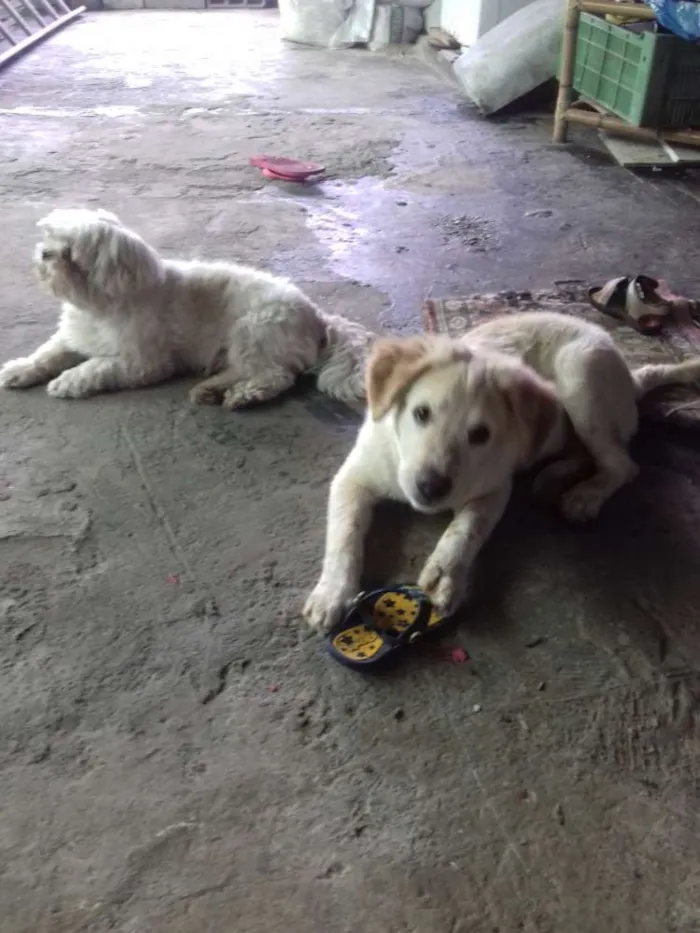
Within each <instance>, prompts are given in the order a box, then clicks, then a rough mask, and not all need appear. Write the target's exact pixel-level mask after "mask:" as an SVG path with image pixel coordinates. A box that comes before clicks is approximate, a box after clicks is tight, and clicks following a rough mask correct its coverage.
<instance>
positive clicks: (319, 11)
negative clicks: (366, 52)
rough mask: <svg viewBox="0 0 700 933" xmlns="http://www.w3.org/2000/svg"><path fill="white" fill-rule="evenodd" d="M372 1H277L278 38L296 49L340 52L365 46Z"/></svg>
mask: <svg viewBox="0 0 700 933" xmlns="http://www.w3.org/2000/svg"><path fill="white" fill-rule="evenodd" d="M374 3H375V0H279V11H280V28H281V31H282V38H283V39H286V40H287V41H289V42H298V43H299V44H300V45H314V46H320V47H321V48H324V49H342V48H349V47H350V46H353V45H366V44H367V43H368V42H369V40H370V37H371V35H372V24H373V22H374Z"/></svg>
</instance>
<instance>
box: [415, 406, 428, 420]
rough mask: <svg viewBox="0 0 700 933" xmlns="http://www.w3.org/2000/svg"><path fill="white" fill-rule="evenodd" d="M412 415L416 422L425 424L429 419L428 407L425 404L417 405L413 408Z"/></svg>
mask: <svg viewBox="0 0 700 933" xmlns="http://www.w3.org/2000/svg"><path fill="white" fill-rule="evenodd" d="M413 417H414V418H415V420H416V421H417V422H418V424H427V423H428V422H429V421H430V409H429V408H428V406H427V405H418V406H417V407H416V408H414V409H413Z"/></svg>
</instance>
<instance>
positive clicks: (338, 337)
mask: <svg viewBox="0 0 700 933" xmlns="http://www.w3.org/2000/svg"><path fill="white" fill-rule="evenodd" d="M323 323H324V325H325V340H324V347H323V350H322V352H321V356H320V358H319V361H318V363H317V364H316V366H315V367H314V369H315V373H316V384H317V385H318V387H319V389H320V390H321V392H325V394H326V395H330V396H331V398H336V399H339V400H340V401H341V402H362V401H364V400H365V398H366V391H365V377H364V371H365V360H366V358H367V354H368V351H369V347H370V344H371V343H372V341H373V340H374V339H375V335H374V334H373V333H372V332H371V331H369V330H367V328H366V327H363V326H362V325H361V324H356V323H354V322H353V321H348V319H347V318H344V317H339V316H338V315H335V314H324V315H323Z"/></svg>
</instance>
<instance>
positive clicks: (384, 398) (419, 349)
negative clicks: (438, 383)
mask: <svg viewBox="0 0 700 933" xmlns="http://www.w3.org/2000/svg"><path fill="white" fill-rule="evenodd" d="M439 347H444V349H447V346H446V345H445V344H444V342H442V341H439V339H436V338H434V337H433V338H431V337H395V338H382V339H379V340H377V341H376V342H375V344H374V347H373V350H372V353H371V354H370V357H369V359H368V361H367V367H366V369H365V387H366V390H367V404H368V405H369V410H370V413H371V415H372V419H373V420H374V421H379V420H380V419H381V418H383V417H384V415H386V413H387V412H388V411H389V410H390V409H391V408H392V407H393V406H394V405H395V404H396V402H397V400H398V399H399V396H400V395H401V394H402V393H403V392H404V391H405V390H406V389H407V388H408V387H409V385H410V384H411V383H412V382H413V381H414V380H415V379H417V378H418V377H419V376H420V375H422V373H424V372H425V370H426V369H428V367H429V366H431V365H432V364H433V363H434V362H435V361H436V357H438V356H439V353H437V352H436V351H437V350H438V348H439Z"/></svg>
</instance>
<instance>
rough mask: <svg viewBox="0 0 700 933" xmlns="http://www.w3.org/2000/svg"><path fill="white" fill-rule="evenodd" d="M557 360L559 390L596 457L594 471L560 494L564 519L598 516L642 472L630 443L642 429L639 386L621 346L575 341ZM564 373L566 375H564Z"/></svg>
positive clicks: (592, 453)
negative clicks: (636, 392) (615, 494)
mask: <svg viewBox="0 0 700 933" xmlns="http://www.w3.org/2000/svg"><path fill="white" fill-rule="evenodd" d="M562 356H563V357H564V358H563V359H561V360H560V359H558V360H557V390H558V394H559V398H560V400H561V402H562V404H563V405H564V408H565V409H566V412H567V414H568V416H569V418H570V419H571V423H572V425H573V427H574V430H575V432H576V434H577V436H578V438H579V440H580V441H582V442H583V444H584V445H585V447H586V449H587V451H588V453H589V454H590V455H591V457H592V458H593V466H594V472H593V475H592V476H590V477H589V478H588V479H586V480H584V481H583V482H580V483H577V484H576V485H575V486H573V487H572V488H571V489H570V490H568V492H566V493H565V494H564V495H563V496H562V498H561V510H562V513H563V515H564V517H565V518H567V519H569V520H570V521H573V522H583V521H588V520H590V519H593V518H596V516H597V515H598V513H599V511H600V509H601V507H602V506H603V504H604V503H605V502H606V501H607V500H608V499H609V498H610V497H611V496H612V495H613V493H615V492H617V490H618V489H620V487H621V486H624V485H625V484H626V483H629V482H631V481H632V480H633V479H634V478H635V477H636V475H637V473H638V472H639V468H638V467H637V465H636V464H635V463H634V462H633V461H632V459H631V458H630V456H629V454H628V452H627V444H628V442H629V441H630V439H631V438H632V437H633V435H634V434H635V432H636V430H637V424H638V413H637V403H636V398H635V390H634V384H633V382H632V378H631V376H630V373H629V370H628V369H627V366H626V365H625V363H624V361H623V360H622V358H621V357H620V355H619V354H618V352H617V350H615V349H614V348H612V350H611V349H610V348H608V347H601V348H593V349H592V348H590V347H586V346H585V345H584V346H582V347H577V346H576V345H575V344H573V345H569V347H567V348H565V351H564V353H563V354H562ZM561 373H565V375H560V374H561Z"/></svg>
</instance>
